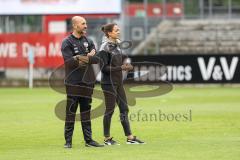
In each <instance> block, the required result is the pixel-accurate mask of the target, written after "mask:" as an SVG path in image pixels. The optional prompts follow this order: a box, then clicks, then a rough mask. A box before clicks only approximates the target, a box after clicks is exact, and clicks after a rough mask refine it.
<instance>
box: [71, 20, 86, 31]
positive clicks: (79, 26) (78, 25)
mask: <svg viewBox="0 0 240 160" xmlns="http://www.w3.org/2000/svg"><path fill="white" fill-rule="evenodd" d="M73 29H74V30H75V31H76V32H77V33H78V34H82V35H84V34H86V33H87V22H86V20H85V19H83V18H79V19H77V20H76V22H75V23H74V24H73Z"/></svg>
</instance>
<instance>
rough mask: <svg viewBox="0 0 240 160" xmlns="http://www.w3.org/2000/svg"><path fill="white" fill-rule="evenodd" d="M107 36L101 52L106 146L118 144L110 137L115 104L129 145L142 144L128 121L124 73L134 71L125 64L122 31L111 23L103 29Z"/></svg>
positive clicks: (130, 66) (129, 65)
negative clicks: (121, 38)
mask: <svg viewBox="0 0 240 160" xmlns="http://www.w3.org/2000/svg"><path fill="white" fill-rule="evenodd" d="M102 31H103V32H104V34H105V36H106V37H105V41H104V42H103V43H102V45H101V47H100V50H99V53H98V55H99V57H100V59H101V62H100V65H101V72H102V78H101V87H102V90H103V92H104V97H105V104H106V110H105V114H104V118H103V128H104V136H105V139H104V143H105V145H116V144H118V143H117V142H116V141H114V140H113V138H112V137H111V135H110V125H111V118H112V115H113V112H114V108H115V104H116V103H117V104H118V107H119V110H120V120H121V124H122V126H123V130H124V133H125V136H126V137H127V144H142V143H144V142H143V141H141V140H139V139H137V138H136V136H133V135H132V132H131V129H130V124H129V119H128V112H129V109H128V104H127V99H126V94H125V91H124V88H123V76H122V71H130V70H132V69H133V66H132V65H131V64H126V63H125V64H124V63H123V62H124V60H125V59H126V56H125V55H123V54H122V50H121V48H120V46H119V44H120V40H119V36H120V29H119V27H118V25H117V24H114V23H110V24H106V25H104V26H103V27H102Z"/></svg>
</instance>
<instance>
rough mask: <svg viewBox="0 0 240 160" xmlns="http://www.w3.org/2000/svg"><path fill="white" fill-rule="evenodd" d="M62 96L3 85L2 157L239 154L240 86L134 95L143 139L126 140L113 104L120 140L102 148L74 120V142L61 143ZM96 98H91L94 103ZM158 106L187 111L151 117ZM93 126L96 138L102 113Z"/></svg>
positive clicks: (212, 159)
mask: <svg viewBox="0 0 240 160" xmlns="http://www.w3.org/2000/svg"><path fill="white" fill-rule="evenodd" d="M97 88H99V86H97ZM148 88H149V87H147V86H142V87H139V88H138V89H142V90H144V89H148ZM64 98H65V95H63V94H60V93H57V92H55V91H53V90H52V89H50V88H34V89H33V90H29V89H23V88H22V89H21V88H13V89H10V88H1V89H0V160H31V159H32V160H53V159H56V160H70V159H71V160H74V159H77V160H79V159H83V160H85V159H86V160H92V159H98V160H106V159H118V160H123V159H130V160H136V159H137V160H145V159H146V160H161V159H162V160H177V159H184V160H193V159H195V160H199V159H203V160H239V157H240V87H238V86H235V87H226V86H225V87H223V86H205V87H196V86H176V87H174V88H173V90H172V91H171V92H170V93H168V94H165V95H162V96H158V97H151V98H138V99H137V101H136V105H135V106H133V107H130V114H131V116H132V118H135V119H132V120H131V127H132V131H133V133H134V135H137V136H138V137H139V138H141V139H142V140H144V141H146V143H147V144H145V145H127V144H125V140H126V138H125V137H124V134H123V129H122V127H121V125H120V122H119V119H118V115H119V111H118V109H117V108H116V110H115V114H114V117H113V120H112V125H111V134H112V136H113V137H114V139H115V140H117V141H118V142H119V143H120V144H121V145H120V146H106V147H103V148H87V147H85V146H84V141H83V136H82V131H81V126H80V123H79V122H77V123H76V124H75V131H74V137H73V148H72V149H71V150H67V149H64V148H63V144H64V139H63V126H64V122H63V121H61V120H59V119H58V118H57V117H56V116H55V112H54V108H55V105H56V104H57V103H58V102H59V101H60V100H63V99H64ZM99 103H100V100H97V99H94V100H93V106H96V105H98V104H99ZM159 111H161V113H163V114H166V115H171V114H174V115H177V114H180V115H185V116H186V117H185V118H183V116H182V117H180V120H179V119H178V120H179V121H178V120H176V119H174V120H172V121H169V120H171V119H169V120H167V119H165V120H163V119H159V117H157V118H158V119H157V120H156V119H154V118H153V119H150V114H155V115H156V116H159V114H158V112H159ZM190 111H191V119H190ZM138 114H139V116H138ZM188 114H189V115H188ZM137 116H138V117H137ZM147 116H148V117H147ZM187 116H189V117H187ZM162 118H163V117H162ZM181 118H182V119H181ZM92 129H93V137H94V139H95V140H97V141H99V142H102V141H103V131H102V117H99V118H97V119H94V120H93V121H92Z"/></svg>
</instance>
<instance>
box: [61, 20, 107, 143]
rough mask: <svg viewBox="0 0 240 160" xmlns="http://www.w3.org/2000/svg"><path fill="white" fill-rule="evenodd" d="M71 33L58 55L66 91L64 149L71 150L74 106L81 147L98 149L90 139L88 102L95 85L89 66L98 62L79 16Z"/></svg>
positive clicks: (85, 27)
mask: <svg viewBox="0 0 240 160" xmlns="http://www.w3.org/2000/svg"><path fill="white" fill-rule="evenodd" d="M72 27H73V32H72V34H70V35H69V36H68V37H66V38H65V39H64V40H63V42H62V47H61V51H62V55H63V58H64V63H65V81H64V82H65V86H66V92H67V105H66V119H65V128H64V135H65V141H66V143H65V145H64V147H65V148H72V136H73V130H74V124H75V116H76V110H77V107H78V104H80V115H81V116H80V117H81V124H82V131H83V135H84V140H85V145H86V146H88V147H91V146H93V147H102V146H103V145H100V144H99V143H97V142H96V141H94V140H93V139H92V130H91V120H90V111H91V102H92V98H91V96H92V93H93V88H94V83H95V75H94V72H93V68H92V66H91V64H94V63H98V58H97V57H96V56H95V46H94V44H93V42H92V41H91V40H90V39H88V38H87V37H86V36H85V34H86V30H87V24H86V20H85V19H84V18H83V17H80V16H74V17H73V18H72Z"/></svg>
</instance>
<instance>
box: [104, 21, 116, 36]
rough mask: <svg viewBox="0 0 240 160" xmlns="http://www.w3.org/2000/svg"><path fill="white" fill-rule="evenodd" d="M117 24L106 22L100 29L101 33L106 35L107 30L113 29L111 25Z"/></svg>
mask: <svg viewBox="0 0 240 160" xmlns="http://www.w3.org/2000/svg"><path fill="white" fill-rule="evenodd" d="M116 25H117V24H116V23H108V24H105V25H103V26H102V31H103V33H104V34H105V35H106V36H107V37H109V36H108V33H109V32H112V31H113V27H114V26H116Z"/></svg>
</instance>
